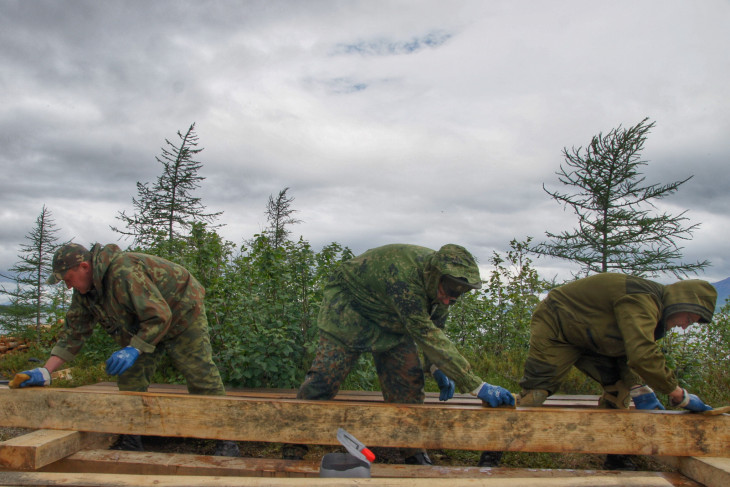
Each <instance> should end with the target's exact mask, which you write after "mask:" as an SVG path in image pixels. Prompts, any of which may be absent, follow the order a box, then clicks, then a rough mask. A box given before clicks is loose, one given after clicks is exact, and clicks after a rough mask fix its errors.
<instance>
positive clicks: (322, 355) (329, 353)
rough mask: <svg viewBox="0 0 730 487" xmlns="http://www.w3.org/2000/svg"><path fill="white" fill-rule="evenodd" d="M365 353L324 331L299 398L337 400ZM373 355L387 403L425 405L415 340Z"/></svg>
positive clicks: (298, 393)
mask: <svg viewBox="0 0 730 487" xmlns="http://www.w3.org/2000/svg"><path fill="white" fill-rule="evenodd" d="M361 353H362V352H361V351H358V350H353V349H350V348H348V347H346V346H344V345H343V344H342V343H340V341H339V340H337V339H336V338H334V337H331V336H329V335H328V334H327V333H325V332H320V336H319V344H318V346H317V353H316V355H315V357H314V361H313V362H312V366H311V367H310V368H309V371H308V372H307V375H306V377H305V378H304V382H302V385H301V386H300V387H299V391H298V392H297V398H298V399H315V400H328V399H332V398H333V397H335V395H337V392H338V391H339V390H340V385H341V384H342V381H343V380H345V378H346V377H347V375H348V374H349V373H350V370H351V369H352V367H353V365H354V364H355V363H356V362H357V359H358V357H359V356H360V354H361ZM372 354H373V359H374V361H375V370H376V371H377V373H378V380H379V381H380V388H381V390H382V393H383V399H384V400H385V402H392V403H400V404H423V401H424V399H425V397H426V396H425V393H424V378H423V366H422V365H421V359H420V358H419V357H418V347H416V343H415V342H414V341H413V339H411V338H410V337H407V336H406V337H404V339H403V340H402V342H401V343H400V344H399V345H397V346H395V347H393V348H391V349H390V350H387V351H384V352H372Z"/></svg>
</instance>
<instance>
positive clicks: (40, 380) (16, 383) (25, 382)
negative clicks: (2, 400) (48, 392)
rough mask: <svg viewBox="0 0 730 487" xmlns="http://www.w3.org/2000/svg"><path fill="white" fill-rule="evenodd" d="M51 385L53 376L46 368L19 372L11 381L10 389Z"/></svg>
mask: <svg viewBox="0 0 730 487" xmlns="http://www.w3.org/2000/svg"><path fill="white" fill-rule="evenodd" d="M48 385H51V374H50V373H49V372H48V369H46V368H45V367H38V368H36V369H33V370H24V371H23V372H18V373H17V374H15V377H13V380H11V381H10V383H9V384H8V387H10V388H11V389H17V388H18V387H28V386H48Z"/></svg>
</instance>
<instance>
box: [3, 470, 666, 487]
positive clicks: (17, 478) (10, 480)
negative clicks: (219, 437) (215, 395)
mask: <svg viewBox="0 0 730 487" xmlns="http://www.w3.org/2000/svg"><path fill="white" fill-rule="evenodd" d="M444 482H445V480H444V479H443V478H425V479H424V478H418V479H404V478H397V479H384V478H381V479H374V478H369V479H363V478H360V479H336V478H316V479H307V478H260V477H258V478H257V477H215V476H196V477H190V476H179V475H118V474H99V473H90V474H89V473H47V472H0V485H2V486H10V485H12V486H19V485H23V486H36V485H43V486H57V485H58V486H61V485H62V486H64V487H69V486H71V487H87V486H95V487H127V486H130V487H131V486H134V487H146V486H154V487H182V486H185V487H193V486H195V487H209V486H210V487H240V486H246V487H314V486H317V487H335V486H337V487H349V486H376V485H377V486H380V487H443V485H444ZM448 485H449V487H496V486H500V487H513V486H515V487H516V486H520V487H524V486H525V485H530V486H534V487H586V486H594V487H639V486H641V487H671V485H672V484H670V483H669V482H668V481H667V480H666V479H663V478H661V477H647V476H643V475H640V474H637V475H634V476H617V475H613V474H605V475H593V476H590V477H575V478H538V479H534V478H527V479H526V478H507V479H505V478H499V477H496V478H494V477H492V478H480V479H474V478H455V479H449V481H448Z"/></svg>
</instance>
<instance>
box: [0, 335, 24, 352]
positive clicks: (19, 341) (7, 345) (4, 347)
mask: <svg viewBox="0 0 730 487" xmlns="http://www.w3.org/2000/svg"><path fill="white" fill-rule="evenodd" d="M29 346H30V342H29V341H28V340H25V339H24V338H18V337H13V336H3V335H0V356H1V355H5V354H6V353H11V352H21V351H23V350H27V349H28V347H29Z"/></svg>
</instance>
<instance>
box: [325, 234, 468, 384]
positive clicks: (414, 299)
mask: <svg viewBox="0 0 730 487" xmlns="http://www.w3.org/2000/svg"><path fill="white" fill-rule="evenodd" d="M443 274H450V275H452V276H454V277H461V278H464V279H466V280H467V281H468V282H469V283H472V284H477V283H479V285H481V280H480V278H479V268H478V267H477V265H476V262H475V261H474V259H473V257H472V256H471V255H470V254H469V253H468V252H467V251H466V250H465V249H464V248H463V247H460V246H458V245H453V244H448V245H444V246H443V247H441V249H439V251H434V250H431V249H428V248H425V247H419V246H416V245H406V244H392V245H385V246H382V247H378V248H375V249H370V250H368V251H367V252H365V253H363V254H362V255H359V256H357V257H355V258H353V259H351V260H349V261H346V262H344V263H342V265H341V266H340V267H339V268H338V270H337V271H335V273H334V274H333V276H332V277H331V279H330V282H329V283H328V286H334V287H335V288H337V289H341V290H344V291H345V294H346V295H347V296H348V297H349V299H350V300H351V304H352V306H353V308H355V309H356V310H357V312H358V314H359V315H360V316H361V317H362V320H357V321H356V322H352V321H348V322H346V323H343V320H336V319H319V320H318V326H319V328H320V329H321V330H322V331H324V332H326V333H328V334H329V335H331V336H333V337H335V338H336V339H338V340H339V341H340V342H342V343H343V344H345V345H346V346H351V347H356V348H361V347H363V345H365V346H366V347H367V349H368V350H370V351H375V352H383V351H387V350H388V349H390V348H393V347H394V346H396V345H398V344H399V343H401V342H402V341H403V340H404V337H407V336H409V337H411V338H412V339H413V340H414V341H415V343H416V345H418V347H419V348H420V349H421V351H422V352H423V354H424V355H425V357H426V360H427V361H428V362H429V363H433V364H435V365H436V366H437V367H438V368H440V369H441V370H443V372H444V373H445V374H446V375H447V376H449V377H450V378H451V379H453V380H454V382H456V384H457V386H459V388H460V389H461V390H462V391H469V392H471V391H473V390H474V389H476V388H477V387H479V385H480V384H481V383H482V380H481V379H480V378H479V377H477V376H476V375H474V373H473V372H472V371H471V366H470V365H469V363H468V362H467V360H466V359H465V358H464V357H463V356H462V355H461V354H460V353H459V352H458V351H457V349H456V347H455V346H454V344H453V343H451V341H450V340H449V339H448V338H447V337H446V335H445V334H444V331H443V327H444V325H445V323H446V318H447V317H448V312H449V311H448V306H446V305H444V304H441V303H439V302H438V301H437V300H436V296H437V292H438V285H439V280H440V278H441V276H442V275H443ZM325 292H327V291H325ZM373 328H374V329H373ZM364 337H367V338H365V341H368V343H366V344H363V340H364ZM355 344H357V346H356V345H355ZM361 349H362V348H361Z"/></svg>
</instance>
